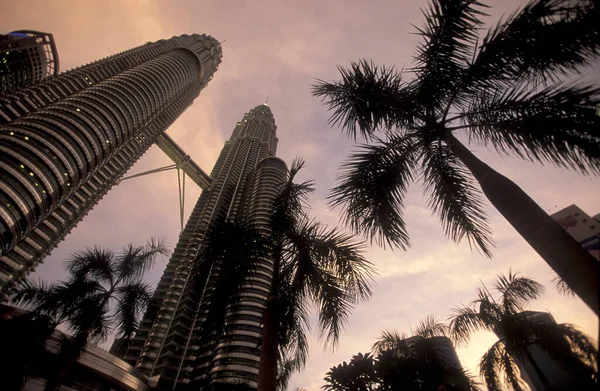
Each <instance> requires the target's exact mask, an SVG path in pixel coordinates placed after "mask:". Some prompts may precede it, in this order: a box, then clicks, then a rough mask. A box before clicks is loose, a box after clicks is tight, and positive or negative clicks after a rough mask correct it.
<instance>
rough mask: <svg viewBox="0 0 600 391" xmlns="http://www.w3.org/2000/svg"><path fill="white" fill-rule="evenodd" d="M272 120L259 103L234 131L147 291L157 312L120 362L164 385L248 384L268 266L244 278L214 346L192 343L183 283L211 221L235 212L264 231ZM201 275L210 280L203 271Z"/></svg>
mask: <svg viewBox="0 0 600 391" xmlns="http://www.w3.org/2000/svg"><path fill="white" fill-rule="evenodd" d="M275 130H276V126H275V120H274V118H273V114H272V113H271V110H270V109H269V107H268V106H267V105H266V104H263V105H260V106H257V107H255V108H254V109H252V110H250V111H249V112H248V113H246V114H245V115H244V117H243V118H242V120H241V121H240V122H238V123H237V125H236V126H235V128H234V130H233V133H232V135H231V138H230V139H229V140H228V141H227V142H226V143H225V146H224V147H223V150H222V151H221V154H220V155H219V158H218V159H217V162H216V164H215V166H214V168H213V170H212V172H211V175H210V178H211V185H210V188H209V189H208V190H205V191H203V192H202V194H201V195H200V197H199V199H198V201H197V203H196V205H195V207H194V210H193V211H192V214H191V216H190V218H189V220H188V222H187V224H186V227H185V229H184V230H183V232H182V234H181V236H180V238H179V242H178V244H177V246H176V248H175V251H174V253H173V255H172V257H171V259H170V261H169V263H168V264H167V267H166V270H165V272H164V274H163V276H162V278H161V279H160V282H159V284H158V287H157V289H156V291H155V300H156V302H160V303H161V305H160V309H159V310H158V311H157V312H155V313H154V314H152V315H148V316H146V317H145V319H144V321H143V322H142V325H141V327H140V329H139V331H138V334H137V336H136V339H135V341H134V342H133V343H132V345H131V346H130V348H129V351H128V354H127V355H126V357H125V359H126V360H127V361H130V362H134V361H136V360H137V368H138V369H139V370H140V371H142V372H143V373H144V374H145V375H146V376H148V377H150V378H160V382H161V383H162V384H168V385H169V387H177V388H178V387H183V386H185V385H189V384H195V383H197V384H206V382H207V381H243V382H246V383H247V384H249V385H251V386H256V379H257V374H258V362H259V357H260V352H259V349H258V344H259V340H260V336H261V330H262V328H261V324H262V313H263V308H264V305H265V302H266V298H267V294H268V292H269V287H270V275H271V274H270V272H271V268H272V267H271V264H270V262H269V261H268V260H265V263H264V268H262V269H261V270H260V271H259V273H258V274H257V275H256V276H255V277H254V278H253V279H252V280H249V281H248V283H247V285H246V288H245V292H244V294H243V300H242V308H240V312H239V314H240V317H239V319H238V320H237V321H236V323H235V324H233V325H230V326H231V329H230V330H231V333H230V335H229V337H228V338H227V339H226V340H225V341H223V342H222V343H221V344H220V345H219V346H216V347H215V346H200V344H199V342H198V337H199V335H201V333H202V326H203V325H202V319H203V311H204V308H205V306H206V305H207V303H205V302H203V301H202V297H198V296H197V295H198V294H197V293H195V290H194V289H193V281H191V279H190V278H189V277H190V275H191V274H192V273H191V270H192V268H193V266H194V261H195V260H196V258H197V256H198V252H199V249H200V246H201V245H202V242H203V240H204V235H205V233H206V230H207V228H208V227H209V226H210V224H211V222H212V221H214V219H215V218H216V217H217V216H228V217H230V218H233V217H235V216H240V215H242V214H244V215H246V216H248V217H251V218H253V219H254V220H255V221H256V222H257V223H258V224H259V226H261V227H262V228H263V229H268V227H267V220H266V219H267V218H268V214H269V204H270V200H271V199H272V198H273V196H274V195H275V192H276V191H277V185H278V184H279V183H281V182H282V181H283V180H284V179H285V176H286V173H287V168H286V166H285V163H284V162H283V161H282V160H280V159H279V158H275V157H274V156H275V152H276V148H277V137H276V136H275ZM206 278H211V276H210V274H209V275H207V276H206Z"/></svg>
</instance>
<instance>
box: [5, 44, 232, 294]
mask: <svg viewBox="0 0 600 391" xmlns="http://www.w3.org/2000/svg"><path fill="white" fill-rule="evenodd" d="M221 58H222V50H221V46H220V44H219V42H218V41H217V40H215V39H214V38H212V37H209V36H207V35H198V34H194V35H182V36H179V37H173V38H171V39H167V40H161V41H157V42H148V43H146V44H144V45H142V46H138V47H136V48H133V49H130V50H127V51H125V52H122V53H118V54H116V55H113V56H110V57H107V58H104V59H102V60H99V61H96V62H94V63H91V64H88V65H85V66H82V67H79V68H76V69H73V70H70V71H68V72H65V73H63V74H61V75H58V76H55V77H51V78H47V79H44V80H41V81H39V82H36V83H33V84H29V85H27V86H25V87H23V88H21V89H18V90H14V91H10V92H9V93H8V94H4V95H0V294H2V293H4V292H6V291H7V290H8V289H9V288H10V286H11V285H12V284H13V283H14V281H16V280H18V279H19V278H21V277H22V276H24V275H26V274H27V273H29V272H31V271H32V270H33V269H34V268H35V267H36V265H37V264H38V263H39V262H40V260H41V259H42V258H43V257H44V256H45V255H47V254H48V253H49V252H50V251H51V250H52V249H53V248H54V247H56V245H57V244H58V242H60V241H61V240H62V239H63V238H64V237H65V236H66V235H67V234H68V233H69V232H70V231H71V229H73V227H74V226H75V225H76V224H77V223H78V222H79V221H81V219H82V218H83V217H84V216H85V215H86V214H87V213H88V212H89V211H90V210H91V209H92V207H93V206H94V205H95V204H97V203H98V201H100V199H101V198H102V197H103V196H104V195H105V194H106V193H107V192H108V191H109V190H110V189H111V188H112V187H113V186H114V185H115V184H116V183H117V182H118V180H119V178H121V177H122V176H123V174H124V173H125V172H126V171H127V170H129V168H130V167H131V166H132V165H133V164H134V163H135V162H136V161H137V160H138V159H139V158H140V157H141V156H142V154H143V153H144V152H145V151H147V150H148V148H149V147H150V146H151V145H152V144H153V143H155V142H160V143H162V144H161V145H162V146H163V147H165V148H167V147H168V144H169V143H168V141H169V140H168V139H165V140H162V141H160V140H159V139H160V137H161V135H162V134H163V133H164V131H165V130H166V129H167V128H168V127H169V126H170V125H171V124H172V123H173V122H174V121H175V120H176V119H177V118H178V117H179V115H181V113H183V111H184V110H185V109H186V108H187V107H189V106H190V105H191V104H192V102H193V101H194V99H195V98H196V97H197V96H198V95H199V94H200V91H201V90H202V89H203V88H204V87H205V86H206V85H207V83H208V82H209V81H210V80H211V79H212V78H213V75H214V73H215V71H216V70H217V68H218V65H219V63H220V62H221Z"/></svg>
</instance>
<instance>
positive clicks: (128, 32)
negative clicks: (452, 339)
mask: <svg viewBox="0 0 600 391" xmlns="http://www.w3.org/2000/svg"><path fill="white" fill-rule="evenodd" d="M4 1H5V0H4ZM4 1H3V2H4ZM521 3H522V2H521V1H516V0H495V1H492V2H489V4H491V5H492V6H493V8H492V9H490V10H489V13H490V14H491V16H490V18H489V21H490V22H495V21H497V20H498V19H499V18H500V16H501V15H503V14H507V13H510V12H511V11H512V10H514V9H515V8H516V7H518V6H519V5H520V4H521ZM424 6H425V1H424V0H421V1H410V0H403V1H391V0H386V1H384V0H370V1H362V0H345V1H344V0H320V1H313V0H306V1H299V0H298V1H296V0H284V1H282V0H279V1H277V0H272V1H265V0H255V1H242V0H230V1H222V0H203V1H191V0H190V1H180V0H177V1H149V0H148V1H141V0H140V1H134V0H126V1H125V0H121V1H109V0H102V1H54V0H45V1H25V0H22V1H19V2H11V3H10V4H8V2H7V3H6V4H3V6H2V7H1V8H2V12H1V13H0V26H1V28H2V32H9V31H12V30H17V29H32V30H39V31H47V32H51V33H53V34H54V38H55V40H56V43H57V46H58V51H59V57H60V65H61V69H62V70H68V69H70V68H73V67H77V66H81V65H84V64H87V63H90V62H92V61H95V60H97V59H100V58H103V57H106V56H109V55H111V54H114V53H116V52H120V51H123V50H126V49H128V48H131V47H133V46H137V45H140V44H143V43H145V42H148V41H155V40H158V39H162V38H170V37H172V36H174V35H179V34H184V33H206V34H209V35H212V36H214V37H215V38H217V39H218V40H220V41H222V40H225V42H224V43H223V52H224V55H223V62H222V64H221V65H220V68H219V70H218V71H217V73H216V74H215V77H214V79H213V80H212V81H211V82H210V84H209V85H208V87H207V88H206V89H205V90H204V91H203V92H202V94H201V95H200V96H199V97H198V98H197V99H196V101H195V102H194V104H193V105H192V106H191V107H190V108H189V109H188V110H187V111H186V112H185V113H184V114H183V115H182V116H181V117H180V118H179V120H178V121H177V122H176V123H175V124H174V125H173V126H172V127H171V128H170V129H169V130H168V134H169V135H170V136H172V137H173V138H174V139H175V140H176V141H177V142H178V143H179V144H180V145H181V146H182V147H183V148H184V149H185V150H186V151H187V153H189V154H190V156H191V157H192V158H193V159H194V160H195V161H196V162H197V163H198V164H199V165H200V166H201V167H203V168H204V170H205V171H208V172H210V170H211V168H212V166H213V164H214V162H215V160H216V158H217V155H218V154H219V152H220V149H221V148H222V146H223V143H224V142H225V140H226V139H227V138H228V137H229V136H230V134H231V131H232V129H233V127H234V125H235V123H236V122H237V121H239V119H240V118H241V117H242V116H243V114H244V113H245V112H246V111H248V110H249V109H251V108H252V107H254V106H256V105H258V104H261V103H263V102H264V101H265V98H266V97H267V96H268V98H269V105H270V107H271V109H272V111H273V114H274V115H275V119H276V122H277V126H278V129H277V134H278V137H279V147H278V156H280V157H281V158H283V159H284V160H286V161H287V162H290V161H291V160H292V159H293V158H294V157H295V156H303V157H304V158H306V160H307V169H306V170H305V172H304V176H305V177H312V178H314V179H315V180H316V182H317V186H318V191H317V192H316V193H315V194H314V196H313V197H312V199H311V201H312V206H313V210H312V213H313V215H314V216H315V217H317V218H318V219H320V220H322V221H323V222H326V223H328V224H336V223H337V220H338V214H337V213H338V212H337V211H330V210H329V209H328V208H327V205H326V202H325V196H326V193H327V189H328V188H330V187H332V186H333V184H334V181H335V175H336V170H337V167H338V165H339V163H340V162H341V161H342V160H343V159H344V157H345V156H346V155H347V154H348V152H349V151H350V150H351V149H352V143H351V142H350V141H348V140H347V139H346V137H345V136H344V135H342V134H341V133H340V131H339V130H338V129H332V128H330V127H329V126H328V125H327V119H328V113H327V112H326V110H325V108H324V106H322V105H321V104H320V102H319V100H318V99H316V98H314V97H311V95H310V91H309V86H310V85H311V84H312V83H313V82H314V80H315V78H320V79H325V80H332V79H336V78H337V70H336V65H338V64H341V65H347V64H349V63H350V61H353V60H357V59H359V58H371V59H373V60H374V61H375V62H377V63H385V64H390V65H393V64H396V65H397V66H398V67H399V68H402V67H407V68H408V67H409V66H410V62H411V56H412V53H413V52H414V48H415V45H416V44H417V42H418V37H417V36H415V35H414V34H413V33H414V31H415V28H414V27H413V26H412V24H415V25H421V22H422V20H421V11H420V8H421V7H424ZM596 76H597V75H596ZM471 149H472V150H474V151H475V153H476V154H477V155H478V156H479V157H481V158H482V159H484V160H485V161H486V162H488V163H489V164H490V165H491V166H492V167H494V168H495V169H497V170H499V171H500V172H502V173H503V174H505V175H507V176H508V177H510V178H511V179H513V180H514V181H515V182H516V183H517V184H518V185H520V186H522V187H523V188H524V189H525V191H526V192H527V193H529V195H531V196H532V197H533V199H535V200H536V201H537V202H538V203H539V204H540V205H541V206H542V207H543V208H544V209H546V210H548V211H549V212H554V211H556V210H558V209H561V208H563V207H566V206H568V205H571V204H577V205H578V206H579V207H581V208H582V209H583V210H584V211H586V212H587V213H588V214H591V215H594V214H596V213H600V195H599V194H600V181H599V178H597V177H593V178H589V177H584V176H582V175H580V174H578V173H574V172H570V171H567V170H564V169H556V168H553V167H550V166H547V167H542V166H540V165H534V164H532V163H529V162H524V161H521V160H518V159H516V158H511V157H506V156H504V157H500V156H498V155H496V154H495V153H493V152H492V151H487V150H485V149H482V148H479V147H477V146H475V145H472V146H471ZM168 164H170V161H169V159H168V158H166V157H165V156H163V155H162V154H161V152H160V150H159V149H158V148H157V147H153V148H152V149H151V150H150V151H149V152H148V153H146V155H144V157H143V158H142V159H141V160H140V161H139V162H138V163H137V164H136V165H135V166H134V167H133V169H132V170H131V173H137V172H140V171H144V170H148V169H152V168H157V167H161V166H165V165H168ZM189 183H190V185H188V186H187V194H186V214H189V212H190V211H191V207H192V206H193V204H194V203H195V201H196V198H197V197H198V195H199V194H200V191H199V189H196V188H194V186H193V185H192V182H191V181H190V182H189ZM177 197H178V195H177V176H176V174H175V172H173V171H171V172H166V173H161V174H156V175H153V176H147V177H144V178H139V179H135V180H131V181H126V182H123V183H122V184H120V185H119V186H117V187H115V188H114V189H113V190H112V191H111V192H110V193H109V194H108V195H107V196H106V197H104V199H103V200H102V201H101V202H100V203H99V204H98V205H97V206H96V207H95V208H94V210H93V211H92V212H91V213H90V214H89V215H88V216H87V217H86V218H85V219H84V221H83V222H82V223H81V224H79V226H78V227H77V228H76V229H75V230H74V231H73V233H72V234H71V235H70V236H68V238H67V240H65V241H64V242H63V243H61V244H60V245H59V247H58V248H57V249H56V250H55V251H54V252H53V253H52V254H51V256H50V257H48V258H47V259H46V260H45V261H44V263H43V264H42V265H41V266H40V267H38V270H37V272H36V276H38V277H43V278H45V279H49V280H52V279H57V278H61V277H62V276H64V273H63V270H62V262H63V260H64V259H65V258H66V257H67V256H68V254H69V253H71V252H73V251H76V250H80V249H82V248H84V247H85V246H88V245H94V244H97V245H102V246H108V247H112V248H119V247H120V246H121V245H123V244H126V243H129V242H133V243H143V242H144V241H145V240H146V238H148V237H150V236H163V237H165V238H166V239H167V240H168V241H169V242H170V243H171V245H172V246H174V244H175V243H176V241H177V236H178V233H179V229H180V225H179V224H180V223H179V213H178V212H179V206H178V201H177ZM406 205H407V210H406V220H407V222H408V225H409V232H410V234H411V238H412V247H411V248H410V250H409V251H407V252H401V251H394V252H392V251H389V250H387V251H386V250H383V249H381V248H378V247H371V248H370V249H369V251H368V257H369V259H370V260H371V261H372V262H373V263H374V264H375V265H376V266H377V268H378V269H379V276H378V277H377V278H376V283H375V284H374V297H373V298H372V300H371V301H370V302H369V303H366V304H363V305H361V306H360V307H358V308H357V309H356V310H355V311H354V313H353V315H352V317H351V318H350V322H349V325H348V326H347V327H346V331H345V333H344V334H343V336H342V338H341V341H340V346H339V348H338V349H337V350H336V351H335V352H333V353H332V352H326V351H323V349H322V348H321V346H320V344H319V341H318V338H317V335H316V333H312V334H311V356H310V359H309V362H308V365H307V367H306V370H305V371H303V372H302V373H299V374H296V375H295V376H294V377H293V380H292V387H290V389H293V387H296V386H301V387H304V388H306V389H307V390H310V391H316V390H318V389H319V388H320V386H321V385H322V384H323V381H322V379H323V377H324V375H325V372H327V370H328V369H329V368H330V367H331V366H333V365H337V364H338V363H339V362H341V361H343V360H349V359H350V358H351V356H352V355H353V354H356V353H358V352H359V351H363V352H364V351H367V350H368V349H369V348H370V346H371V345H372V343H373V341H374V339H375V338H376V337H377V335H378V334H379V332H380V331H381V330H382V329H385V328H396V329H398V330H401V331H405V332H407V333H408V332H410V327H411V325H412V326H414V325H415V324H416V323H417V322H418V321H419V320H420V319H422V318H424V317H425V316H426V315H429V314H431V315H436V316H438V317H439V318H442V319H445V318H446V317H447V316H448V315H449V314H450V313H451V308H452V307H453V306H456V305H459V304H461V303H464V304H467V303H468V302H469V301H470V300H471V299H472V298H474V296H475V289H476V287H477V286H478V285H479V284H480V279H481V280H482V281H484V282H486V283H491V280H492V279H493V278H494V277H495V276H496V275H497V274H499V273H507V272H508V270H509V268H511V267H512V268H513V270H515V269H517V270H520V271H521V272H522V273H523V274H525V275H527V276H531V277H533V278H535V279H537V280H538V281H539V282H541V283H544V284H547V288H548V289H547V291H546V293H545V294H544V296H543V298H541V299H540V300H537V301H536V302H534V304H533V305H532V309H537V310H544V311H546V310H547V311H550V312H552V314H553V315H554V316H555V318H556V320H557V321H559V322H569V323H574V324H576V325H578V326H580V327H581V329H583V330H584V331H586V332H587V333H589V334H591V335H597V332H596V330H597V325H598V322H597V319H595V317H594V316H593V313H592V312H591V311H590V310H588V309H587V307H586V306H585V305H584V304H583V303H582V302H581V301H580V300H579V299H576V298H566V297H563V296H560V295H558V294H557V293H556V292H555V291H554V290H553V289H552V287H551V286H550V285H549V284H548V283H549V282H550V280H551V279H552V278H553V272H552V271H551V270H550V269H549V268H548V267H547V266H546V264H545V263H544V261H543V260H542V259H541V258H540V257H539V256H538V255H537V254H536V253H535V252H534V251H533V250H532V249H531V248H530V247H529V246H528V245H527V244H526V243H525V241H524V240H523V239H521V238H520V237H519V235H518V234H517V233H516V231H514V229H512V227H510V226H509V224H508V223H507V222H506V221H505V220H504V219H503V218H502V217H501V216H500V215H499V214H498V213H497V212H496V211H495V210H494V209H492V208H491V206H488V207H487V212H488V214H489V216H490V224H491V226H492V228H493V231H494V238H495V240H496V242H497V247H496V249H495V251H494V258H493V259H491V260H490V259H487V258H485V257H483V256H481V255H480V254H478V253H477V252H471V250H470V249H469V246H468V244H467V243H461V244H458V245H457V244H455V243H454V242H452V241H450V240H448V239H446V238H445V237H444V235H443V231H442V229H441V227H440V224H439V221H438V219H437V217H436V216H432V214H431V212H430V210H428V209H427V207H426V202H425V200H424V199H423V197H422V189H421V187H420V185H419V184H415V185H414V186H413V187H412V188H411V190H410V193H409V196H408V198H407V201H406ZM165 263H166V259H165V260H161V261H160V262H159V263H158V264H157V266H156V267H155V268H154V269H153V270H152V272H151V273H150V275H149V276H148V280H149V281H150V283H151V284H155V283H156V282H157V281H158V279H159V277H160V275H161V273H162V270H163V268H164V265H165ZM494 340H495V338H494V336H493V335H490V334H487V333H480V334H477V335H476V337H475V338H474V339H473V341H472V343H471V345H470V346H469V347H468V348H461V349H459V350H458V352H459V356H460V358H461V361H462V363H463V365H464V366H465V367H467V368H468V369H471V370H472V371H473V372H474V371H475V367H476V364H477V361H478V359H479V357H480V356H481V354H482V353H483V352H484V351H485V350H486V349H487V348H488V347H489V346H490V345H491V343H493V341H494Z"/></svg>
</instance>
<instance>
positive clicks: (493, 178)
mask: <svg viewBox="0 0 600 391" xmlns="http://www.w3.org/2000/svg"><path fill="white" fill-rule="evenodd" d="M445 142H446V144H447V145H448V147H449V148H450V149H451V150H452V152H453V153H454V154H455V155H456V156H457V157H458V158H459V159H460V160H461V161H462V162H463V163H464V164H465V166H467V168H468V169H469V170H470V171H471V173H472V174H473V176H474V177H475V179H477V181H478V182H479V185H480V186H481V189H482V190H483V193H484V194H485V195H486V196H487V198H488V199H489V200H490V202H491V203H492V205H494V206H495V207H496V209H497V210H498V211H499V212H500V213H501V214H502V215H503V216H504V218H505V219H506V220H508V222H509V223H510V224H511V225H512V226H513V227H514V228H515V229H516V230H517V232H518V233H519V234H520V235H521V236H522V237H523V239H525V240H526V241H527V243H529V245H530V246H531V247H533V249H534V250H535V251H536V252H537V253H538V254H539V255H540V256H541V257H542V258H543V259H544V260H545V261H546V263H548V265H549V266H550V267H551V268H552V269H553V270H554V271H555V272H556V273H557V274H558V275H559V276H560V277H561V278H562V279H563V280H564V281H565V282H566V283H567V284H568V285H569V287H570V288H571V289H572V290H573V291H574V292H575V293H576V294H577V295H578V296H579V297H580V298H581V299H582V300H583V301H584V302H585V303H586V304H587V305H588V307H590V308H591V309H592V310H593V311H594V312H595V313H596V315H598V314H599V311H598V309H599V305H598V302H599V292H598V279H599V276H600V262H598V261H596V260H595V259H594V258H593V257H592V256H591V255H590V254H589V253H588V252H587V251H586V250H585V249H584V248H583V247H582V246H581V245H580V244H579V243H578V242H577V241H576V240H575V239H573V238H572V237H571V235H569V234H568V233H567V231H566V230H564V229H563V228H562V227H561V226H560V225H559V224H558V223H557V222H556V221H555V220H554V219H553V218H552V217H550V216H549V215H548V214H547V213H546V212H544V210H543V209H542V208H541V207H540V206H539V205H538V204H536V203H535V201H534V200H532V199H531V197H529V196H528V195H527V194H526V193H525V192H524V191H523V190H522V189H521V188H520V187H519V186H517V185H516V184H515V183H514V182H512V181H511V180H510V179H508V178H506V177H505V176H503V175H501V174H500V173H498V172H497V171H495V170H493V169H492V168H491V167H490V166H488V165H487V164H485V163H483V162H482V161H481V160H479V159H478V158H477V157H476V156H475V155H473V153H471V151H469V149H468V148H467V147H465V146H464V145H463V144H461V142H460V141H458V139H456V138H455V137H454V136H453V135H452V134H448V135H447V136H446V138H445Z"/></svg>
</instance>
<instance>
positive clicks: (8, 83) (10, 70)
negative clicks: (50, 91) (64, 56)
mask: <svg viewBox="0 0 600 391" xmlns="http://www.w3.org/2000/svg"><path fill="white" fill-rule="evenodd" d="M58 72H59V63H58V52H57V50H56V45H55V44H54V37H53V36H52V34H48V33H42V32H39V31H30V30H18V31H13V32H11V33H8V34H0V93H4V92H7V91H10V90H14V89H16V88H19V87H22V86H24V85H26V84H29V83H32V82H34V81H39V80H42V79H43V78H45V77H48V76H53V75H57V74H58Z"/></svg>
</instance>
